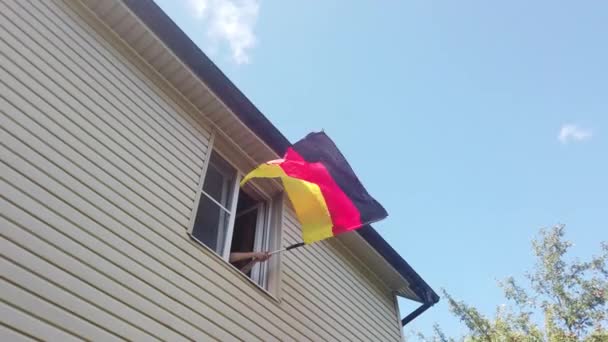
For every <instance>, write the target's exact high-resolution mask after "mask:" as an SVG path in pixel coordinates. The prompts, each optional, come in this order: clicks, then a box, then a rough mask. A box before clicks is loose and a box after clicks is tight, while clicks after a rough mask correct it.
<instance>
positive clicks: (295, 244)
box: [268, 242, 305, 255]
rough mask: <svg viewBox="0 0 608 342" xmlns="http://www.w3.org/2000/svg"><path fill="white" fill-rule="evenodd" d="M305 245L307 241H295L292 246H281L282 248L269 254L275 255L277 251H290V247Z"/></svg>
mask: <svg viewBox="0 0 608 342" xmlns="http://www.w3.org/2000/svg"><path fill="white" fill-rule="evenodd" d="M304 245H305V243H304V242H300V243H294V244H293V245H291V246H287V247H285V248H281V249H277V250H276V251H272V252H270V253H268V255H273V254H277V253H281V252H285V251H288V250H290V249H294V248H298V247H302V246H304Z"/></svg>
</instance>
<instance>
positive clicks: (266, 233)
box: [187, 132, 283, 301]
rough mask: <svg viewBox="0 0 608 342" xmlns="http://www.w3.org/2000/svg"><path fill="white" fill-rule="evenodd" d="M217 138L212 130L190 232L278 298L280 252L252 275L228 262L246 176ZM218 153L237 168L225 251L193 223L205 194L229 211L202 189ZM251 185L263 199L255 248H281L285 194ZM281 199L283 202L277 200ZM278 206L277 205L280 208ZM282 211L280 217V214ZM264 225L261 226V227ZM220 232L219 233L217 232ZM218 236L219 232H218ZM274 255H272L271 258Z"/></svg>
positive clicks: (256, 265)
mask: <svg viewBox="0 0 608 342" xmlns="http://www.w3.org/2000/svg"><path fill="white" fill-rule="evenodd" d="M215 139H216V133H215V132H213V133H212V134H211V137H210V139H209V145H208V152H207V153H206V156H205V160H204V162H203V167H202V169H201V175H200V178H199V184H198V190H197V193H196V199H195V201H194V203H193V207H192V212H191V214H190V222H189V225H188V229H187V233H188V235H189V236H190V238H191V239H192V240H194V241H195V242H196V243H197V245H200V246H202V247H203V248H205V249H206V250H208V251H211V252H212V254H213V255H216V256H217V257H219V258H221V259H222V260H223V261H225V262H226V264H228V265H229V266H230V267H231V268H233V269H235V270H236V271H237V273H238V274H240V275H242V276H243V277H245V278H246V279H247V280H249V281H250V282H252V283H253V284H255V285H256V286H257V287H258V288H260V289H261V290H263V291H264V292H265V293H267V294H269V295H270V296H271V297H272V298H273V299H275V300H277V301H278V294H279V288H280V286H279V284H280V275H281V264H282V262H281V259H282V258H281V253H278V254H276V255H275V256H273V258H274V260H273V262H272V263H271V262H265V263H257V264H255V265H254V267H253V268H252V269H251V277H248V276H247V275H246V274H244V273H242V272H241V271H240V270H238V269H237V268H236V267H235V266H234V265H232V264H231V263H230V262H229V258H230V249H231V244H232V237H233V235H234V222H235V219H236V216H237V212H236V209H237V204H238V199H239V195H240V193H241V192H242V189H241V187H240V182H241V180H242V179H243V177H244V176H245V174H244V173H243V172H242V171H241V169H240V168H239V167H238V166H237V165H236V164H235V163H233V162H232V161H231V158H228V157H227V155H226V154H225V153H224V152H223V151H222V150H221V149H220V148H216V147H215ZM213 152H215V153H217V154H218V156H220V157H221V158H222V159H223V160H224V161H225V162H226V163H228V164H229V165H230V166H231V167H232V168H234V170H235V171H236V175H235V182H234V187H233V189H232V203H230V207H231V208H230V211H229V215H230V218H229V222H228V228H227V229H226V233H225V237H224V242H223V246H222V247H223V248H222V253H221V254H220V253H218V252H217V251H216V250H214V249H213V248H211V247H209V246H207V245H206V244H205V243H204V242H202V241H200V240H199V239H198V238H196V236H194V234H193V230H194V224H195V221H196V215H197V213H198V209H199V205H200V200H201V198H202V196H206V197H207V198H209V199H210V200H211V201H213V202H214V203H215V204H216V205H219V206H220V208H221V209H222V210H225V211H228V210H227V209H228V208H224V206H222V205H221V204H220V203H217V201H216V200H215V199H214V198H213V197H212V196H211V195H209V194H207V193H206V192H205V191H204V190H203V186H204V183H205V178H206V175H207V173H208V169H209V165H210V164H211V153H213ZM249 184H250V186H251V187H252V188H253V189H254V191H255V192H256V195H258V196H259V197H260V202H259V203H258V206H257V208H258V209H257V210H258V217H257V223H256V234H255V238H254V250H261V249H262V248H267V249H269V250H270V249H278V248H280V243H281V239H282V230H283V220H282V210H283V207H282V206H283V196H282V194H279V195H275V196H270V195H269V194H268V193H266V191H264V190H263V189H261V188H260V187H259V186H258V185H257V184H255V182H250V183H249ZM278 202H280V203H278ZM277 208H278V209H277ZM279 215H280V218H279ZM260 228H261V229H260ZM273 233H274V234H275V235H276V237H275V238H274V240H273V239H272V238H271V234H273ZM218 235H219V234H218ZM218 239H219V236H218ZM271 259H272V258H271Z"/></svg>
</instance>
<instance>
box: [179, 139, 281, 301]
mask: <svg viewBox="0 0 608 342" xmlns="http://www.w3.org/2000/svg"><path fill="white" fill-rule="evenodd" d="M242 176H243V175H242V173H240V172H239V171H238V170H237V169H236V168H235V167H233V166H232V165H231V164H230V163H228V162H227V161H226V160H225V159H224V158H222V157H221V156H220V155H219V154H218V153H217V152H216V151H213V152H212V153H211V156H210V157H209V161H208V165H207V171H206V174H205V176H204V181H203V186H202V189H201V190H200V195H199V201H198V207H197V209H196V212H195V213H194V215H195V216H194V222H193V224H192V227H191V230H190V234H191V236H192V237H193V238H194V239H195V240H197V241H198V242H200V243H202V244H204V245H205V246H207V247H209V248H210V249H212V250H214V251H215V252H216V253H217V254H218V255H220V256H221V257H222V258H223V259H224V260H229V259H230V254H231V253H235V252H241V253H242V252H251V251H268V250H273V249H278V248H279V247H280V220H278V219H277V218H279V217H280V215H279V214H278V213H273V212H272V211H279V210H277V203H275V201H272V200H270V199H269V198H266V197H265V196H264V195H263V193H262V192H261V191H256V190H255V188H254V187H251V186H247V187H246V189H241V188H240V187H239V183H240V181H241V179H242ZM279 201H280V202H282V200H280V199H278V200H277V201H276V202H279ZM273 258H274V259H275V260H273ZM273 258H271V259H270V260H269V261H267V262H258V263H250V260H242V261H237V262H234V263H233V266H235V267H236V268H238V269H239V270H241V272H243V273H244V274H245V275H246V276H248V277H249V278H251V280H253V281H254V282H255V283H257V284H258V285H260V286H261V287H263V288H265V289H267V290H268V289H269V288H273V287H275V286H273V285H272V284H269V279H270V282H273V279H276V278H277V276H276V273H277V272H278V265H279V264H278V262H277V260H276V259H277V258H278V256H277V257H274V256H273ZM273 271H274V272H273ZM273 273H274V274H273Z"/></svg>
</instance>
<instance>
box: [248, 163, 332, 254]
mask: <svg viewBox="0 0 608 342" xmlns="http://www.w3.org/2000/svg"><path fill="white" fill-rule="evenodd" d="M252 178H281V179H282V180H283V185H284V186H285V191H286V192H287V196H289V200H290V201H291V204H292V205H293V207H294V209H295V211H296V215H297V216H298V220H299V221H300V224H302V239H303V240H304V243H307V244H309V243H313V242H315V241H319V240H323V239H326V238H329V237H332V236H333V231H332V228H333V223H332V221H331V216H330V215H329V210H328V209H327V204H326V203H325V198H324V197H323V194H322V193H321V189H320V188H319V186H318V185H316V184H314V183H310V182H307V181H304V180H301V179H297V178H292V177H289V176H287V175H286V174H285V172H284V171H283V168H281V166H279V165H278V164H262V165H260V166H259V167H258V168H256V169H255V170H253V171H251V172H250V173H249V174H248V175H247V176H245V178H243V181H241V185H243V184H245V183H246V182H247V181H249V180H250V179H252Z"/></svg>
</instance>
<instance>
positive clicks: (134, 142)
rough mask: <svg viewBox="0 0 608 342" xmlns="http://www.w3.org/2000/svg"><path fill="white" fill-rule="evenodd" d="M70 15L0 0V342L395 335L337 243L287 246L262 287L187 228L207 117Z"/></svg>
mask: <svg viewBox="0 0 608 342" xmlns="http://www.w3.org/2000/svg"><path fill="white" fill-rule="evenodd" d="M82 11H84V8H83V7H81V6H79V5H78V4H77V3H75V2H74V1H67V2H62V1H35V0H31V1H30V0H20V1H17V0H14V1H11V0H6V1H2V2H0V134H1V140H0V141H1V144H0V156H1V157H0V158H1V163H0V209H1V210H0V214H1V215H0V226H1V227H2V229H0V235H1V238H0V251H1V258H0V265H1V266H0V270H1V273H2V279H1V280H0V296H1V299H2V301H0V323H2V324H0V340H29V339H30V338H37V339H45V340H61V341H69V340H77V339H91V340H104V341H105V340H116V339H135V340H171V341H179V340H196V341H206V340H224V341H231V340H246V341H256V340H260V341H273V340H282V341H287V340H297V341H305V340H313V341H319V340H367V341H369V340H374V341H378V340H382V341H389V340H399V339H400V326H399V324H398V321H397V319H396V312H395V307H394V302H393V295H392V294H391V293H390V291H389V290H388V288H387V287H386V286H385V285H384V284H383V283H382V281H381V280H379V279H378V278H377V277H375V276H374V275H373V274H372V273H371V272H369V270H367V269H366V268H365V266H364V265H363V264H362V263H361V262H360V261H358V260H357V259H356V257H355V256H353V255H352V254H351V253H350V252H349V251H348V250H346V249H345V248H344V247H343V246H342V245H340V243H339V242H337V241H330V242H328V241H324V242H321V243H318V244H315V245H312V246H307V247H305V248H300V249H299V250H295V251H293V252H289V253H286V254H285V255H284V256H283V259H282V271H283V272H282V278H281V284H280V292H279V293H278V294H277V296H278V297H274V298H273V297H272V296H271V295H269V294H268V293H265V292H264V291H262V290H261V289H259V288H257V286H256V285H254V284H253V283H251V282H249V281H247V279H246V278H245V277H244V276H242V275H241V274H239V272H238V271H237V270H236V269H234V268H233V267H232V266H230V265H228V264H227V263H225V262H224V261H223V260H222V259H220V258H219V257H218V256H216V255H215V254H214V253H213V252H210V251H209V250H207V249H206V248H203V247H201V246H199V245H198V244H196V243H195V242H193V241H192V240H191V239H190V238H189V237H188V235H187V233H186V230H187V227H188V223H189V219H190V216H191V213H192V209H193V203H194V200H195V195H196V191H197V189H198V183H199V180H200V174H201V170H202V168H203V164H204V161H205V158H206V157H207V155H208V151H209V146H208V145H209V139H210V136H211V128H210V127H206V126H205V125H204V124H203V123H201V122H202V121H201V120H200V115H203V114H202V113H200V112H195V111H193V110H186V109H185V108H191V107H190V106H188V105H187V104H183V103H180V102H179V101H180V100H179V99H176V98H173V97H171V96H168V95H167V93H166V92H165V91H163V90H162V89H160V88H159V87H158V86H157V84H155V83H153V82H151V81H150V80H151V79H152V78H154V77H157V75H152V74H150V73H149V67H145V66H144V65H139V64H138V63H137V62H133V61H136V60H137V56H134V55H129V56H127V55H125V52H124V51H127V50H128V49H125V46H121V45H120V44H122V43H121V42H119V41H117V40H115V39H113V38H112V37H111V35H109V34H106V32H104V31H103V30H99V29H97V30H95V29H94V28H93V26H95V25H93V24H95V23H92V22H90V19H87V20H85V19H84V18H86V17H87V14H86V13H85V12H82ZM92 25H93V26H92ZM96 25H99V23H97V24H96ZM119 50H120V51H121V52H119ZM283 225H284V233H283V240H284V244H285V245H286V244H291V243H295V242H296V241H298V240H299V233H298V232H299V227H298V224H297V221H296V220H295V218H294V215H293V212H291V211H290V210H289V209H287V208H286V209H285V210H284V218H283Z"/></svg>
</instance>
